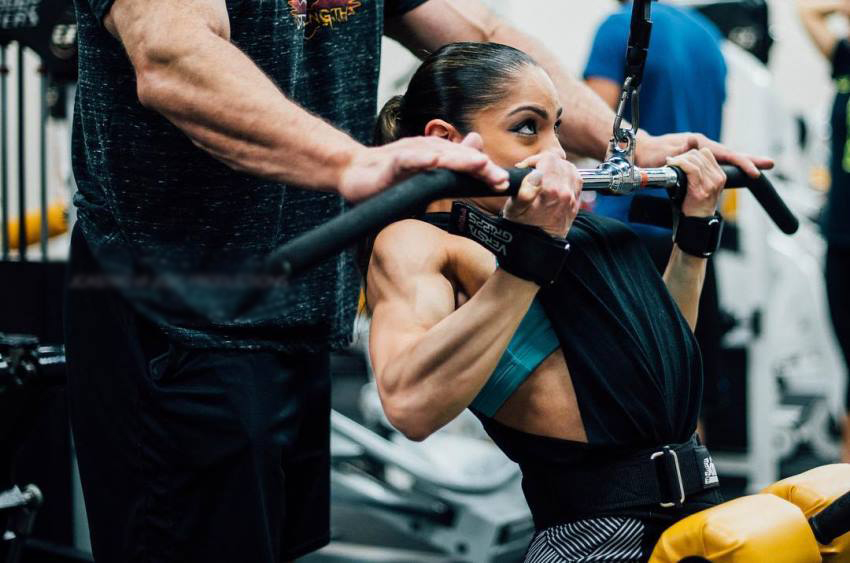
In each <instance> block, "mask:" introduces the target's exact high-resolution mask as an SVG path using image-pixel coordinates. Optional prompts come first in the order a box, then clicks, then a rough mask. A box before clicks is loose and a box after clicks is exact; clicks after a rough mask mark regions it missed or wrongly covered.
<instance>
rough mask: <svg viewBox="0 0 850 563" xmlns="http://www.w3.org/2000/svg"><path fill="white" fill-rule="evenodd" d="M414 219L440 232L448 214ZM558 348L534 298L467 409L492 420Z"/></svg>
mask: <svg viewBox="0 0 850 563" xmlns="http://www.w3.org/2000/svg"><path fill="white" fill-rule="evenodd" d="M418 219H419V220H421V221H425V222H426V223H430V224H432V225H434V226H436V227H438V228H440V229H444V230H447V229H448V224H449V214H448V213H424V214H422V215H420V216H419V217H418ZM560 345H561V344H560V342H558V336H557V335H556V334H555V330H554V329H553V328H552V323H550V322H549V317H547V316H546V312H545V311H544V310H543V305H542V304H541V303H540V301H539V300H538V299H537V298H535V299H534V301H532V303H531V307H529V308H528V312H527V313H526V314H525V317H523V319H522V322H520V323H519V327H517V329H516V332H514V335H513V338H511V341H510V343H509V344H508V347H507V349H505V353H504V354H502V358H501V359H500V360H499V365H497V366H496V369H495V370H494V371H493V373H492V375H490V378H489V379H488V380H487V383H486V384H485V385H484V387H482V388H481V391H480V392H479V393H478V395H477V396H476V397H475V400H474V401H472V404H471V405H470V408H472V409H474V410H475V411H477V412H479V413H481V414H483V415H485V416H489V417H491V418H492V417H493V416H494V415H495V414H496V411H498V410H499V408H501V406H502V405H503V404H504V403H505V401H507V400H508V397H510V396H511V395H513V393H514V391H516V390H517V388H518V387H519V386H520V385H522V382H523V381H525V380H526V379H528V376H529V375H531V374H532V373H533V372H534V370H535V369H537V366H539V365H540V364H542V363H543V360H545V359H546V358H548V357H549V355H550V354H551V353H552V352H554V351H555V350H557V349H558V348H559V347H560Z"/></svg>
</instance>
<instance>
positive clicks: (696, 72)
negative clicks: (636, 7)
mask: <svg viewBox="0 0 850 563" xmlns="http://www.w3.org/2000/svg"><path fill="white" fill-rule="evenodd" d="M620 3H621V4H622V5H623V6H622V7H621V8H620V9H619V10H618V11H616V12H615V13H613V14H611V15H610V16H608V18H606V19H605V21H603V22H602V24H601V25H600V26H599V30H598V31H597V32H596V37H595V38H594V40H593V47H592V49H591V52H590V57H589V59H588V61H587V66H586V68H585V71H584V78H585V80H586V81H587V84H588V86H590V87H591V88H592V89H593V90H594V91H595V92H596V93H597V94H599V95H600V96H601V97H602V99H603V100H605V101H606V102H607V103H608V105H610V106H611V107H612V108H615V109H616V106H617V102H618V100H619V97H620V89H621V87H622V84H623V80H625V72H626V45H627V42H628V38H629V27H630V24H631V10H632V5H631V2H626V1H624V0H621V2H620ZM652 21H653V27H652V40H651V42H650V48H649V53H648V55H647V60H646V70H645V72H644V79H643V86H642V87H641V91H640V116H639V117H640V127H641V129H644V130H646V131H647V132H649V133H651V134H653V135H664V134H666V133H679V132H683V131H693V132H695V133H702V134H703V135H705V136H706V137H708V138H710V139H715V140H716V139H719V138H720V128H721V123H722V120H723V103H724V102H725V100H726V62H725V61H724V59H723V53H722V52H721V51H720V42H721V40H722V36H721V35H720V32H719V31H718V30H717V28H715V27H714V25H713V24H712V23H711V22H710V21H709V20H707V19H706V18H705V17H703V16H702V15H700V14H699V13H698V12H695V11H693V10H690V9H687V8H681V7H677V6H672V5H669V4H662V3H658V2H653V5H652ZM626 117H627V119H631V107H629V108H628V111H627V113H626ZM642 194H647V195H655V196H658V197H665V198H666V197H667V193H666V192H665V191H664V190H662V189H657V190H647V191H644V192H642ZM632 199H633V196H603V195H600V196H599V198H598V199H597V201H596V205H595V207H594V211H596V212H597V213H599V214H602V215H607V216H609V217H614V218H615V219H619V220H621V221H623V222H628V216H629V207H630V206H631V203H632ZM631 227H632V228H633V229H634V230H635V231H636V232H637V233H638V234H639V235H641V238H643V239H644V240H645V242H646V239H647V238H653V239H654V238H656V237H664V240H665V242H666V245H667V247H668V248H667V252H666V253H664V252H662V253H661V254H664V256H663V258H656V257H655V254H656V253H653V258H656V263H661V264H666V263H667V258H668V257H669V247H672V241H671V240H670V236H671V232H670V230H669V229H662V228H659V227H653V226H649V225H643V224H638V223H634V224H631ZM651 246H654V245H651ZM661 267H663V265H662V266H661Z"/></svg>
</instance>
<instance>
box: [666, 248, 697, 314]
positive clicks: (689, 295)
mask: <svg viewBox="0 0 850 563" xmlns="http://www.w3.org/2000/svg"><path fill="white" fill-rule="evenodd" d="M707 263H708V261H707V260H706V259H705V258H697V257H696V256H691V255H690V254H686V253H684V252H682V251H681V250H680V249H679V247H678V246H676V245H673V252H672V253H671V254H670V261H669V262H668V263H667V269H666V270H665V271H664V283H665V284H666V285H667V289H668V290H669V291H670V295H672V296H673V299H674V300H675V301H676V304H677V305H678V306H679V310H680V311H681V312H682V315H683V316H684V317H685V319H686V320H687V321H688V325H689V326H690V327H691V330H694V328H695V327H696V325H697V316H698V314H699V298H700V294H701V293H702V285H703V282H704V281H705V269H706V264H707Z"/></svg>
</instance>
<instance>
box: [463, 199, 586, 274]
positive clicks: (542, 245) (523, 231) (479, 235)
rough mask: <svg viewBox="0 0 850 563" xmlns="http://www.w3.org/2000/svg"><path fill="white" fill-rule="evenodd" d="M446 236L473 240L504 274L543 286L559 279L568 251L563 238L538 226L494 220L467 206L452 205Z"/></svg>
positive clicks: (495, 218)
mask: <svg viewBox="0 0 850 563" xmlns="http://www.w3.org/2000/svg"><path fill="white" fill-rule="evenodd" d="M449 233H450V234H453V235H458V236H462V237H465V238H468V239H471V240H474V241H475V242H477V243H478V244H480V245H481V246H483V247H484V248H486V249H487V250H489V251H490V252H492V253H493V254H495V255H496V259H497V260H498V262H499V267H500V268H502V269H503V270H504V271H506V272H508V273H509V274H512V275H514V276H517V277H518V278H522V279H524V280H529V281H533V282H534V283H536V284H538V285H540V286H541V287H542V286H546V285H550V284H552V283H554V282H555V280H556V279H558V274H560V272H561V269H562V268H563V266H564V262H566V259H567V256H568V255H569V252H570V243H569V242H567V240H566V239H559V238H556V237H552V236H550V235H549V234H547V233H546V231H544V230H543V229H540V228H539V227H533V226H531V225H523V224H521V223H516V222H514V221H509V220H508V219H504V218H502V217H493V216H492V215H488V214H486V213H484V212H482V211H479V210H478V209H477V208H475V207H473V206H471V205H468V204H466V203H463V202H460V201H456V202H455V203H454V204H453V205H452V213H451V218H450V220H449Z"/></svg>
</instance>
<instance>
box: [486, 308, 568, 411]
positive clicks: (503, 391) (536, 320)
mask: <svg viewBox="0 0 850 563" xmlns="http://www.w3.org/2000/svg"><path fill="white" fill-rule="evenodd" d="M560 345H561V344H560V343H559V342H558V337H557V335H556V334H555V330H554V329H553V328H552V324H551V323H550V322H549V317H547V316H546V312H545V311H544V310H543V305H541V304H540V302H539V301H538V300H537V298H535V299H534V301H533V302H532V303H531V307H529V309H528V312H527V313H526V314H525V317H524V318H523V319H522V322H521V323H520V324H519V327H518V328H517V329H516V332H515V333H514V335H513V338H511V342H510V344H508V347H507V349H506V350H505V353H504V354H502V359H501V360H499V365H498V366H496V369H495V371H493V374H492V375H491V376H490V379H488V380H487V383H486V384H485V385H484V387H483V388H482V389H481V391H480V392H479V393H478V396H476V397H475V400H474V401H472V405H470V406H471V407H472V408H473V409H475V410H477V411H478V412H480V413H481V414H483V415H485V416H489V417H491V418H492V417H493V416H494V415H495V414H496V411H498V410H499V408H500V407H501V406H502V405H503V404H504V403H505V401H507V400H508V397H510V396H511V395H512V394H513V393H514V391H516V390H517V388H518V387H519V386H520V385H522V382H523V381H525V380H526V379H528V376H529V375H531V374H532V372H534V370H535V369H537V366H539V365H540V364H542V363H543V360H545V359H546V358H548V357H549V355H550V354H551V353H552V352H554V351H555V350H557V349H558V347H559V346H560Z"/></svg>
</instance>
